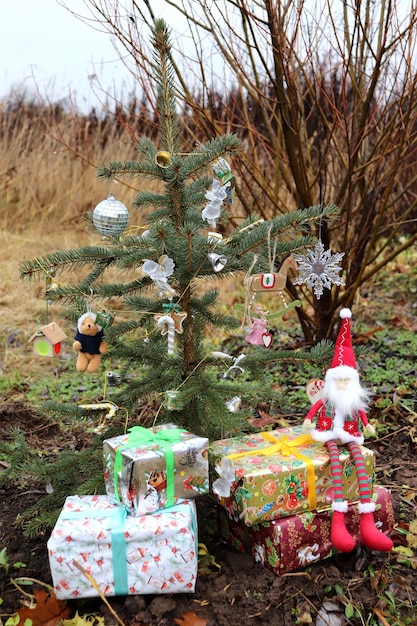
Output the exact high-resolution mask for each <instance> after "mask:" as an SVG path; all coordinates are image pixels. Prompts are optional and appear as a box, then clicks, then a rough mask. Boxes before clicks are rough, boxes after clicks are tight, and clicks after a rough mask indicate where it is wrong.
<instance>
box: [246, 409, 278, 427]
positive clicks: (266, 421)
mask: <svg viewBox="0 0 417 626" xmlns="http://www.w3.org/2000/svg"><path fill="white" fill-rule="evenodd" d="M258 413H259V417H249V418H248V422H249V424H251V425H252V426H255V428H265V426H269V425H270V424H278V423H279V418H275V417H272V416H271V415H268V413H265V412H264V411H261V410H260V409H258Z"/></svg>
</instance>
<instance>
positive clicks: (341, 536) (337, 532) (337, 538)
mask: <svg viewBox="0 0 417 626" xmlns="http://www.w3.org/2000/svg"><path fill="white" fill-rule="evenodd" d="M326 446H327V449H328V451H329V455H330V472H331V475H332V479H333V488H334V501H333V503H332V510H333V514H332V528H331V540H332V544H333V545H334V547H335V548H336V549H337V550H339V551H340V552H351V551H352V550H353V548H354V547H355V541H354V539H353V537H352V535H351V534H350V533H349V532H348V530H347V528H346V524H345V513H346V511H347V508H348V503H347V501H346V500H345V498H344V495H343V479H342V464H341V462H340V451H339V447H338V445H337V443H336V442H335V441H326Z"/></svg>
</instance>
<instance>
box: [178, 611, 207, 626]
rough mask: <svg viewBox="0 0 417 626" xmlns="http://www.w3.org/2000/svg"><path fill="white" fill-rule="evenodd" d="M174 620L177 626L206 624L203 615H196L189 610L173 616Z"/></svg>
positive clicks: (202, 625) (203, 625) (200, 625)
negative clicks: (179, 615)
mask: <svg viewBox="0 0 417 626" xmlns="http://www.w3.org/2000/svg"><path fill="white" fill-rule="evenodd" d="M174 622H175V623H176V624H179V626H206V624H207V620H206V619H204V618H203V617H198V615H196V614H195V613H194V611H191V612H189V613H183V614H182V615H181V617H174Z"/></svg>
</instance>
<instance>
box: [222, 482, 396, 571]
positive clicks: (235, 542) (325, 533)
mask: <svg viewBox="0 0 417 626" xmlns="http://www.w3.org/2000/svg"><path fill="white" fill-rule="evenodd" d="M374 500H375V503H376V509H375V513H374V518H375V522H376V525H377V527H378V528H379V529H380V530H382V531H383V532H387V531H389V530H392V528H393V525H394V512H393V507H392V497H391V492H390V491H389V490H388V489H386V488H384V487H381V486H379V485H375V486H374ZM331 515H332V511H331V509H326V510H321V511H305V512H303V513H299V514H298V515H292V516H291V517H285V518H283V519H279V520H273V521H272V522H262V523H261V524H258V525H257V526H247V525H246V524H244V523H243V522H242V521H239V520H236V519H233V518H231V517H230V515H229V514H228V513H227V511H226V510H225V509H224V508H223V507H222V506H220V505H218V507H217V520H218V528H219V535H220V538H221V539H222V541H224V542H225V543H227V544H228V545H230V546H231V547H233V548H234V549H235V550H238V551H241V552H248V553H249V554H251V555H252V556H253V557H254V559H255V561H257V562H259V563H262V565H264V566H265V567H267V568H268V569H270V570H272V571H273V572H275V573H276V574H285V573H286V572H292V571H295V570H297V569H300V568H302V567H305V566H307V565H310V564H311V563H314V562H315V561H321V560H322V559H325V558H327V557H329V556H332V554H333V546H332V543H331V541H330V532H331V529H330V525H331ZM359 517H360V515H359V512H358V507H357V503H351V504H349V509H348V512H347V514H346V526H347V528H348V530H349V532H351V533H352V535H353V537H354V539H355V544H356V545H360V544H361V538H360V532H359Z"/></svg>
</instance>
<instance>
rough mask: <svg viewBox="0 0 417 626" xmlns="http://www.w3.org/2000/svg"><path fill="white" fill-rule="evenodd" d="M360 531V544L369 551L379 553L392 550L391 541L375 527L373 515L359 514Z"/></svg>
mask: <svg viewBox="0 0 417 626" xmlns="http://www.w3.org/2000/svg"><path fill="white" fill-rule="evenodd" d="M359 507H360V505H359ZM359 510H360V509H359ZM360 529H361V535H362V543H363V544H364V545H365V546H366V547H367V548H369V549H370V550H379V551H380V552H389V551H390V550H392V547H393V543H392V541H391V539H390V538H389V537H387V536H386V535H384V533H383V532H381V531H380V530H378V528H377V527H376V526H375V520H374V514H373V513H372V512H366V513H361V518H360Z"/></svg>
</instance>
